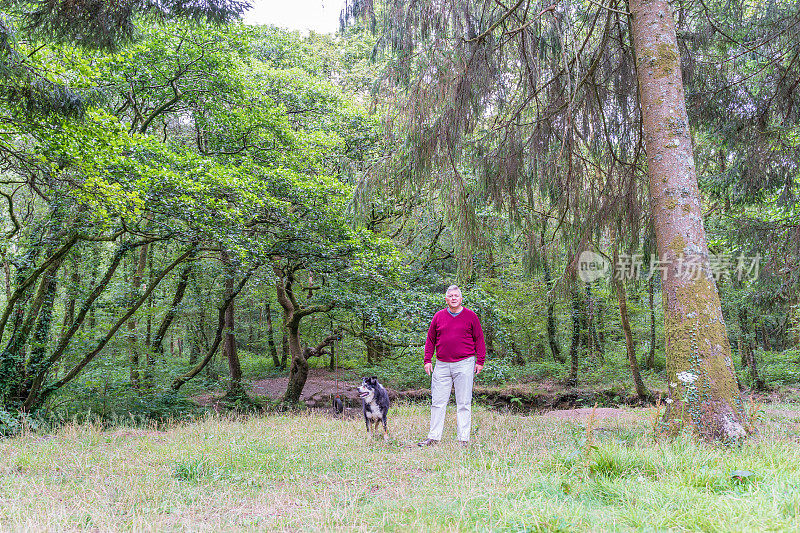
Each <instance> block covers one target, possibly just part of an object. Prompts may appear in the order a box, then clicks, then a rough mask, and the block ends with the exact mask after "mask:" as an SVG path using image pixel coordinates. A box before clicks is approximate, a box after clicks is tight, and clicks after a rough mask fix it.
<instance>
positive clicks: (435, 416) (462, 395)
mask: <svg viewBox="0 0 800 533" xmlns="http://www.w3.org/2000/svg"><path fill="white" fill-rule="evenodd" d="M474 379H475V356H472V357H467V358H466V359H462V360H461V361H457V362H455V363H447V362H444V361H436V365H435V366H434V367H433V374H432V376H431V430H430V432H429V433H428V438H429V439H433V440H441V439H442V431H443V429H444V416H445V413H446V411H447V402H448V401H450V391H451V390H452V388H453V387H455V389H456V427H457V433H458V440H462V441H468V440H469V433H470V427H471V424H472V382H473V380H474Z"/></svg>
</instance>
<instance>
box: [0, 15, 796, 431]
mask: <svg viewBox="0 0 800 533" xmlns="http://www.w3.org/2000/svg"><path fill="white" fill-rule="evenodd" d="M124 5H125V6H127V7H124V6H123V4H117V3H106V2H100V1H95V0H80V1H77V2H62V1H58V0H42V1H31V2H6V3H4V7H3V10H2V12H0V36H2V39H0V77H2V85H1V86H0V109H1V111H0V113H2V122H3V125H2V128H0V129H1V130H2V131H0V161H1V162H2V171H1V172H2V173H1V174H0V175H1V176H2V180H0V195H2V196H3V199H4V201H2V202H0V204H1V205H2V210H1V212H0V218H1V219H2V232H3V238H2V241H1V243H0V254H1V256H2V257H0V259H1V260H2V268H3V274H2V278H3V284H4V290H2V291H0V293H2V294H0V299H2V305H0V309H1V310H2V311H0V340H1V341H2V346H0V350H2V352H0V431H2V433H4V434H6V435H12V434H15V433H17V432H19V431H20V430H21V429H23V428H25V427H39V426H41V427H45V426H48V425H49V424H57V421H59V420H69V419H71V418H74V417H79V418H81V419H84V418H87V417H88V418H89V419H91V418H93V417H96V419H99V420H106V421H113V420H117V419H124V418H126V417H130V416H136V417H140V419H141V420H161V419H168V418H178V419H180V418H182V417H190V416H192V415H193V414H196V413H198V412H201V411H202V410H203V407H202V405H198V402H197V398H198V395H203V394H211V395H212V396H213V397H214V398H215V405H216V406H217V408H223V409H233V410H248V409H262V408H268V409H271V408H278V409H286V408H289V409H292V408H294V406H297V405H298V404H299V405H301V406H302V405H304V404H303V403H302V401H301V400H305V399H307V398H306V396H304V394H303V389H304V386H305V384H306V382H307V380H308V377H309V375H310V373H313V372H320V373H325V375H327V376H328V377H329V378H331V379H333V376H334V375H335V376H336V379H337V380H339V379H342V380H348V379H349V380H351V381H352V379H353V376H357V375H376V376H379V377H380V379H381V380H382V381H383V382H385V383H386V384H387V386H389V387H391V388H392V389H393V390H397V391H407V390H416V389H425V388H427V387H428V385H427V382H426V379H427V376H426V375H425V373H424V372H423V371H422V351H423V344H424V340H425V334H426V331H427V327H428V324H429V323H430V318H431V316H432V315H433V313H434V312H436V311H437V310H439V309H441V308H443V306H444V300H443V294H444V289H445V288H446V287H447V286H448V285H450V284H453V283H457V284H459V285H460V286H461V287H462V290H463V292H464V303H465V305H466V306H467V307H468V308H470V309H472V310H474V311H475V312H476V313H477V314H478V315H479V317H480V319H481V322H482V324H483V327H484V330H485V334H486V342H487V349H488V357H487V365H486V369H485V371H484V373H482V375H481V376H479V377H478V380H477V384H478V387H481V389H480V391H482V393H483V394H484V396H485V398H486V399H487V400H488V401H492V400H493V399H494V400H497V401H500V400H502V399H503V398H505V402H506V405H505V407H507V408H515V407H517V408H522V407H525V406H529V407H530V406H533V407H536V405H537V404H536V398H535V396H536V394H537V391H538V390H539V389H542V388H544V389H547V390H548V391H550V392H552V393H553V396H554V398H555V399H556V400H558V401H562V402H566V403H567V404H568V405H569V406H571V407H574V406H576V405H584V406H587V405H588V406H590V405H591V404H592V403H594V402H596V401H600V402H601V404H602V405H620V404H630V405H654V404H656V403H658V404H659V405H664V406H666V409H667V413H666V414H664V417H663V420H662V422H661V424H662V425H663V428H662V429H663V431H664V432H665V433H668V432H674V431H681V430H682V429H683V428H684V426H686V427H688V428H690V429H691V431H693V432H694V433H696V434H698V435H699V436H701V437H703V438H705V439H707V440H712V441H714V440H716V441H723V442H731V441H737V440H740V439H745V438H746V437H747V436H748V435H750V434H752V433H753V432H754V431H755V430H754V424H753V420H751V419H750V414H751V413H750V412H749V411H748V407H747V402H748V399H750V400H752V399H753V398H755V399H759V398H768V397H770V395H772V396H776V397H779V398H783V399H786V398H788V399H792V398H794V399H797V397H796V390H797V389H796V387H797V383H798V381H800V372H799V371H798V366H797V365H798V362H800V361H798V358H800V350H798V342H800V339H799V338H798V335H800V331H798V320H797V313H798V309H797V301H798V277H797V269H796V268H795V267H796V265H797V263H798V258H799V257H800V222H799V221H798V218H797V217H798V215H797V213H798V207H797V206H798V204H797V202H798V197H797V194H798V191H797V180H798V164H797V161H798V144H800V137H799V136H798V134H799V133H800V130H798V125H797V119H798V112H800V87H798V81H800V40H799V39H798V38H797V34H798V31H799V30H800V26H798V24H800V17H799V16H798V10H797V5H796V4H795V3H793V2H781V1H772V0H769V1H758V2H744V1H740V2H736V1H733V0H725V1H703V0H699V1H698V2H677V3H673V4H668V3H666V2H664V1H662V0H652V1H650V2H644V1H641V0H630V1H629V2H628V3H627V4H625V3H623V2H617V1H616V0H610V1H609V2H594V1H592V0H587V1H582V2H565V3H560V2H559V3H555V4H552V5H550V4H549V3H548V2H543V3H538V2H534V1H529V0H518V1H516V3H514V2H513V1H512V2H477V1H472V0H469V1H461V2H455V1H451V0H442V1H441V2H432V3H425V2H422V3H420V2H406V1H404V0H391V1H388V2H385V3H378V2H374V1H373V0H354V1H351V2H349V3H348V4H347V5H346V6H345V8H344V10H343V11H342V14H341V28H340V30H339V32H337V33H336V34H335V35H327V34H317V33H313V32H312V33H311V34H310V35H301V34H300V33H299V32H292V31H289V30H284V29H280V28H276V27H271V26H248V25H244V24H242V23H241V22H240V21H239V20H238V17H239V16H240V15H241V13H242V12H243V10H244V9H245V8H246V7H247V6H246V5H245V4H243V3H240V2H226V1H219V2H208V3H204V2H190V3H186V2H181V1H179V0H165V1H164V2H159V3H150V2H130V3H127V4H124ZM340 376H346V377H340ZM277 377H284V378H287V377H288V381H287V380H285V381H284V382H282V383H285V389H284V390H282V391H281V393H280V394H279V395H273V396H272V397H269V396H266V395H261V396H260V395H259V394H257V393H256V392H254V390H253V383H254V382H255V381H257V380H260V379H266V378H277ZM525 391H528V392H525ZM559 399H560V400H559ZM325 400H326V401H328V402H330V400H331V398H326V399H325ZM576 402H577V403H576ZM581 402H583V403H581ZM327 405H330V403H328V404H327ZM671 410H672V412H673V415H674V413H675V412H676V411H678V410H679V411H680V413H681V415H680V416H677V415H675V416H673V415H670V411H671ZM48 427H49V426H48Z"/></svg>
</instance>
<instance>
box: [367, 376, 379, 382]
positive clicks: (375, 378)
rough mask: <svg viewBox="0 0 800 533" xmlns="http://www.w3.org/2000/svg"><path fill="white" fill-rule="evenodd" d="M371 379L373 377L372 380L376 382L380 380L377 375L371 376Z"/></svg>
mask: <svg viewBox="0 0 800 533" xmlns="http://www.w3.org/2000/svg"><path fill="white" fill-rule="evenodd" d="M369 379H371V380H372V381H373V382H374V383H377V382H378V377H377V376H372V377H371V378H369Z"/></svg>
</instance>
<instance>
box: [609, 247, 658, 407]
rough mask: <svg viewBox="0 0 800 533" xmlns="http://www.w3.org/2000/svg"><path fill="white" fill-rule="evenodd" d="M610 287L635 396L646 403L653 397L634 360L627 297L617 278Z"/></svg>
mask: <svg viewBox="0 0 800 533" xmlns="http://www.w3.org/2000/svg"><path fill="white" fill-rule="evenodd" d="M614 264H615V265H616V264H619V254H618V252H617V248H616V246H615V247H614ZM611 285H612V286H613V288H614V293H615V294H616V296H617V302H618V303H619V318H620V323H621V324H622V332H623V333H624V335H625V351H626V352H627V354H628V367H629V368H630V370H631V377H632V378H633V385H634V387H635V388H636V396H637V397H638V398H639V401H640V402H646V401H649V400H651V399H652V398H653V395H652V394H651V393H650V391H649V390H648V389H647V387H645V385H644V381H642V374H641V373H640V372H639V361H638V360H637V359H636V346H635V344H634V341H633V331H631V323H630V320H628V295H627V293H626V291H625V284H624V282H623V281H622V280H621V279H619V278H618V277H617V276H613V275H612V276H611Z"/></svg>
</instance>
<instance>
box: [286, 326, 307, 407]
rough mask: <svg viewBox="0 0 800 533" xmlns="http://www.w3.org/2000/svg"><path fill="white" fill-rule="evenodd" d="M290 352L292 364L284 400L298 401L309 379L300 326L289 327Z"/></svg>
mask: <svg viewBox="0 0 800 533" xmlns="http://www.w3.org/2000/svg"><path fill="white" fill-rule="evenodd" d="M298 326H299V324H298ZM289 352H290V353H291V354H292V366H291V367H290V368H289V385H288V386H287V387H286V394H284V396H283V401H284V402H289V403H297V402H298V401H300V395H301V394H302V392H303V387H305V386H306V380H308V361H307V360H306V358H305V357H304V356H303V351H302V349H301V348H300V328H299V327H289Z"/></svg>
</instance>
